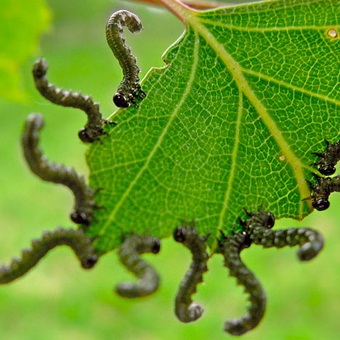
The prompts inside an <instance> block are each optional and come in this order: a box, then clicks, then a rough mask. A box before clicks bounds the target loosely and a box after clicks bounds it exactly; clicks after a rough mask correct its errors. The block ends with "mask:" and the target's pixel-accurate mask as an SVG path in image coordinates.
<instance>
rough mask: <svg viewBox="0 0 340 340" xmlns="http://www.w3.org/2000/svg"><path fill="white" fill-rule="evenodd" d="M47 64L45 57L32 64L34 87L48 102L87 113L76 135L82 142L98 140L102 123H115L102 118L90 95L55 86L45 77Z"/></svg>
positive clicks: (101, 132)
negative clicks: (84, 122) (83, 125)
mask: <svg viewBox="0 0 340 340" xmlns="http://www.w3.org/2000/svg"><path fill="white" fill-rule="evenodd" d="M47 69H48V64H47V62H46V60H45V59H43V58H39V59H38V60H37V61H36V62H35V63H34V65H33V77H34V82H35V86H36V88H37V89H38V90H39V92H40V93H41V95H43V96H44V97H45V98H46V99H48V100H49V101H50V102H52V103H54V104H57V105H61V106H66V107H74V108H76V109H80V110H83V111H84V112H85V113H86V115H87V123H86V125H85V127H84V128H83V129H82V130H80V131H79V133H78V135H79V138H80V140H81V141H83V142H84V143H91V142H93V141H95V140H99V138H100V136H101V135H103V134H105V132H104V129H103V126H104V124H115V123H113V122H109V121H107V120H105V119H103V117H102V114H101V113H100V111H99V104H98V103H95V102H94V101H93V100H92V98H91V96H84V95H83V94H81V93H80V92H72V91H66V90H63V89H60V88H57V87H55V86H54V85H53V84H51V83H50V82H49V81H48V79H47V77H46V73H47Z"/></svg>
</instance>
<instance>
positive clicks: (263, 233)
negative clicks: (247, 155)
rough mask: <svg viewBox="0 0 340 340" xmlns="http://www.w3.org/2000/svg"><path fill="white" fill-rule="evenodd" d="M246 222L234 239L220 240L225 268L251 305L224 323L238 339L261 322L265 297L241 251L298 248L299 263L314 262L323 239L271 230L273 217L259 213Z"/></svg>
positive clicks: (300, 230) (296, 230) (306, 233)
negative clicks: (250, 247)
mask: <svg viewBox="0 0 340 340" xmlns="http://www.w3.org/2000/svg"><path fill="white" fill-rule="evenodd" d="M246 213H247V215H248V218H247V220H246V221H242V220H240V224H241V226H242V227H243V232H241V233H236V234H234V235H231V236H230V235H228V236H225V235H222V239H220V240H219V245H220V249H221V252H222V254H223V256H224V261H225V262H224V264H225V266H226V267H228V268H229V271H230V275H231V276H234V277H236V279H237V282H238V284H241V285H243V286H244V287H245V291H246V292H247V293H248V294H249V301H250V305H249V307H248V311H247V313H246V314H245V315H244V316H243V317H241V318H239V319H235V320H230V321H227V322H226V324H225V331H227V332H229V333H231V334H233V335H241V334H244V333H245V332H247V331H249V330H251V329H253V328H254V327H256V326H257V325H258V323H259V322H260V321H261V319H262V317H263V315H264V312H265V308H266V295H265V293H264V291H263V289H262V286H261V284H260V282H259V281H258V280H257V278H256V277H255V275H254V274H253V273H252V272H251V271H250V270H249V269H248V268H247V267H246V265H245V264H244V263H243V262H242V260H241V258H240V253H241V251H242V250H243V249H245V248H248V247H249V246H250V245H251V244H252V243H254V244H259V245H262V246H263V247H265V248H269V247H277V248H282V247H284V246H290V247H292V246H295V245H299V246H300V248H299V250H298V252H297V254H298V257H299V259H300V260H301V261H309V260H311V259H313V258H314V257H315V256H316V255H317V254H318V253H319V252H320V251H321V249H322V247H323V238H322V236H321V234H319V233H318V232H317V231H314V230H311V229H309V228H290V229H284V230H271V228H272V227H273V226H274V224H275V218H274V215H273V214H272V213H270V212H266V211H263V210H262V209H260V210H259V211H257V212H247V211H246Z"/></svg>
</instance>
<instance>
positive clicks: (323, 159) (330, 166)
mask: <svg viewBox="0 0 340 340" xmlns="http://www.w3.org/2000/svg"><path fill="white" fill-rule="evenodd" d="M325 143H326V150H325V151H324V152H313V154H314V155H316V156H318V157H320V159H319V160H318V161H317V162H315V163H313V164H312V165H317V166H318V168H319V171H320V173H322V174H323V175H326V176H330V175H333V174H334V173H335V170H336V169H335V166H336V164H337V162H338V161H339V160H340V141H338V142H336V143H333V144H331V143H329V142H328V141H325Z"/></svg>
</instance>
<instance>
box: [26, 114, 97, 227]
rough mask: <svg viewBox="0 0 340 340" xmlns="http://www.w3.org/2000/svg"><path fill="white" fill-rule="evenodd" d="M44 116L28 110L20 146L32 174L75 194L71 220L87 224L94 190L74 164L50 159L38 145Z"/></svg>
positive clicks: (90, 215) (92, 206) (92, 207)
mask: <svg viewBox="0 0 340 340" xmlns="http://www.w3.org/2000/svg"><path fill="white" fill-rule="evenodd" d="M43 126H44V120H43V118H42V116H41V115H39V114H31V115H29V116H28V117H27V119H26V124H25V127H24V131H23V134H22V139H21V142H22V148H23V151H24V156H25V159H26V161H27V163H28V165H29V167H30V169H31V170H32V172H33V173H34V174H36V175H37V176H38V177H40V178H41V179H42V180H44V181H48V182H53V183H58V184H63V185H65V186H67V187H68V188H69V189H70V190H71V191H72V192H73V195H74V198H75V203H74V210H73V212H72V214H71V220H72V221H73V222H75V223H77V224H82V225H84V226H87V225H89V224H90V222H91V219H92V216H93V211H94V209H95V208H97V206H96V204H95V202H94V200H93V198H94V195H95V194H96V191H95V190H93V189H91V188H90V187H89V186H88V185H87V184H86V183H85V180H84V177H83V176H81V175H79V174H78V173H77V172H76V171H75V170H74V169H73V168H69V167H66V166H64V165H62V164H57V163H54V162H51V161H49V160H48V159H47V158H46V157H45V156H44V155H43V152H42V150H41V149H40V148H39V132H40V130H41V129H42V128H43Z"/></svg>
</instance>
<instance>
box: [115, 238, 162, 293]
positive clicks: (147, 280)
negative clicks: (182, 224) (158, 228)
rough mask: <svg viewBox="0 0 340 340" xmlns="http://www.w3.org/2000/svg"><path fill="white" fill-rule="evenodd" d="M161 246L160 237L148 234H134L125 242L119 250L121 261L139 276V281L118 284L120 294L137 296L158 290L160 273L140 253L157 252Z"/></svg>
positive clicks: (117, 290) (117, 288) (117, 289)
mask: <svg viewBox="0 0 340 340" xmlns="http://www.w3.org/2000/svg"><path fill="white" fill-rule="evenodd" d="M160 247H161V244H160V241H159V239H158V238H155V237H151V236H147V235H132V236H130V237H128V238H127V239H126V240H125V241H124V242H123V244H122V245H121V246H120V248H119V251H118V255H119V258H120V261H121V263H122V264H123V265H124V266H125V267H126V268H127V269H128V270H129V271H130V272H132V273H133V274H135V275H136V276H137V277H138V278H139V281H138V282H136V283H131V282H123V283H120V284H119V285H117V287H116V292H117V293H118V294H119V295H120V296H123V297H127V298H136V297H142V296H147V295H150V294H151V293H153V292H154V291H155V290H157V288H158V286H159V281H160V280H159V276H158V274H157V273H156V272H155V270H154V269H153V268H152V266H151V265H150V264H149V263H147V262H146V261H144V260H143V259H142V258H141V257H140V256H139V255H140V254H144V253H153V254H157V253H158V252H159V250H160Z"/></svg>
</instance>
